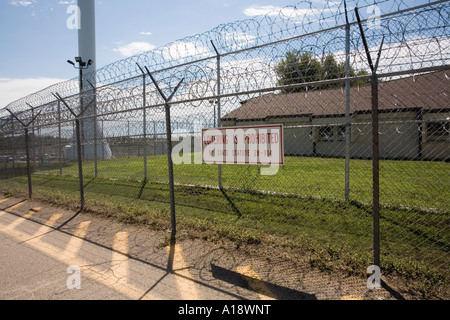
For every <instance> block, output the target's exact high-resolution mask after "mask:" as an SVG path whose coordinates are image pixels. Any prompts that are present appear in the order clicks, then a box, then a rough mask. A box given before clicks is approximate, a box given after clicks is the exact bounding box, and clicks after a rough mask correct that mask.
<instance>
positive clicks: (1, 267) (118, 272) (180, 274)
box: [0, 198, 394, 300]
mask: <svg viewBox="0 0 450 320" xmlns="http://www.w3.org/2000/svg"><path fill="white" fill-rule="evenodd" d="M167 238H168V234H167V233H165V232H162V231H155V230H152V229H151V228H150V227H148V226H139V225H128V224H122V223H119V222H117V221H115V220H113V219H108V218H104V217H101V216H99V215H93V214H88V213H83V212H82V213H77V212H73V211H68V210H62V209H58V208H55V207H51V206H49V205H43V204H41V203H37V202H33V201H29V200H22V199H14V198H8V199H6V198H0V260H1V264H0V299H3V300H16V299H39V300H89V299H95V300H104V299H106V300H110V299H115V300H116V299H127V300H128V299H131V300H137V299H146V300H147V299H151V300H196V299H199V300H230V299H250V300H260V299H263V300H272V299H280V300H289V299H295V300H315V299H393V298H394V296H392V295H391V294H390V293H389V292H387V291H386V290H384V289H381V290H377V291H374V292H369V291H368V290H367V288H366V283H365V279H361V278H351V277H337V276H336V275H330V274H326V273H322V272H320V271H317V270H316V271H315V270H310V269H308V268H306V267H305V268H303V267H301V264H293V263H292V261H290V260H289V259H288V257H287V258H286V259H285V260H284V261H270V259H268V258H263V257H260V256H258V257H257V256H252V255H249V254H248V252H246V251H245V250H242V249H237V248H236V246H233V245H229V244H226V243H225V242H221V243H211V242H207V241H203V240H201V239H188V240H183V241H179V242H177V243H176V244H173V245H169V244H168V242H167ZM269 250H270V248H269Z"/></svg>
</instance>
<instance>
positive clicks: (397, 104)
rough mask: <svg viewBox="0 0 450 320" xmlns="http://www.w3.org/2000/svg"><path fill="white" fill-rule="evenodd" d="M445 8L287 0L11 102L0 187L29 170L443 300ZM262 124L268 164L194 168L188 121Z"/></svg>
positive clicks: (194, 144)
mask: <svg viewBox="0 0 450 320" xmlns="http://www.w3.org/2000/svg"><path fill="white" fill-rule="evenodd" d="M448 4H449V3H448V1H435V2H433V1H429V2H421V3H419V2H414V3H413V4H411V3H409V2H408V3H406V1H376V2H375V4H372V3H368V2H366V1H354V2H349V5H348V7H347V9H348V11H347V13H348V14H346V11H345V9H346V7H345V5H344V3H336V2H325V5H324V7H323V8H322V7H321V8H317V7H315V5H313V3H312V2H305V1H303V2H300V3H298V4H297V5H296V6H295V7H288V8H285V9H284V10H282V11H281V12H274V13H273V14H268V15H266V16H263V17H258V18H255V19H251V20H245V21H241V22H239V23H234V24H227V25H222V26H219V27H218V28H216V29H214V30H212V31H210V32H207V33H204V34H201V35H196V36H192V37H188V38H185V39H183V40H181V41H178V42H174V43H171V44H169V45H167V46H165V47H162V48H159V49H156V50H154V51H152V52H148V53H145V54H141V55H138V56H134V57H131V58H128V59H125V60H122V61H118V62H117V63H114V64H112V65H108V66H106V67H104V68H102V69H100V70H97V71H96V80H95V81H94V82H95V83H92V81H91V82H89V84H86V83H85V84H84V85H83V86H82V87H83V88H87V89H85V90H84V91H83V92H81V93H80V92H79V88H80V82H83V81H86V80H85V79H78V78H77V79H73V80H70V81H67V82H64V83H61V84H58V85H55V86H53V87H50V88H47V89H45V90H42V91H41V92H38V93H36V94H33V95H31V96H28V97H24V98H23V99H21V100H18V101H16V102H13V103H11V104H10V105H8V106H7V107H6V108H5V109H2V110H0V118H1V122H0V128H1V130H0V157H1V158H0V160H1V161H0V162H1V163H0V175H1V179H2V185H3V189H4V190H3V191H4V192H5V191H6V190H10V189H11V190H12V189H21V188H22V189H23V187H24V186H26V185H27V178H26V177H27V173H28V186H29V189H28V192H29V196H30V197H31V196H32V195H33V194H34V193H36V194H38V195H40V196H43V197H47V198H49V199H62V200H63V201H69V202H72V203H73V202H74V200H76V201H80V200H81V204H80V205H81V208H86V209H90V210H102V209H101V208H103V211H107V212H109V211H118V212H120V213H119V215H120V217H121V218H122V219H124V220H125V221H144V222H146V223H149V224H154V225H157V226H163V227H165V228H171V230H172V234H173V235H175V225H176V224H177V225H179V228H181V229H183V230H188V229H189V230H191V229H192V230H196V231H195V232H196V234H197V233H198V232H200V233H202V234H203V236H202V237H203V238H205V239H206V238H209V239H217V238H218V237H226V238H229V239H232V240H233V241H237V242H240V243H247V244H261V245H264V244H272V245H273V244H275V245H280V246H289V247H294V248H297V249H298V250H299V252H308V254H309V256H310V260H309V261H310V263H311V264H312V265H315V266H318V267H319V268H322V269H324V270H327V269H328V268H331V266H333V265H334V264H342V265H341V266H340V267H342V268H344V269H345V270H347V271H350V272H356V273H358V272H359V273H361V272H363V273H364V272H365V270H366V268H367V267H368V266H369V265H371V264H376V265H380V266H381V268H382V272H384V273H392V274H398V275H401V276H402V277H405V278H406V279H411V280H414V281H419V284H420V288H421V290H423V291H424V292H428V291H433V290H437V291H439V292H440V293H439V294H441V295H442V296H444V297H448V279H449V268H448V263H449V234H450V233H449V221H450V220H449V214H450V212H449V209H448V208H449V207H450V203H449V199H450V183H449V181H450V167H449V163H448V161H449V159H450V130H449V122H450V120H449V119H450V108H449V106H450V103H449V102H450V100H449V94H450V90H449V89H450V80H449V75H450V70H449V69H450V64H449V62H450V40H449V29H448V25H449V21H448V17H449V6H448ZM356 7H357V8H358V9H359V12H360V13H362V21H361V23H359V24H358V23H357V20H358V17H359V16H358V17H357V16H356V12H357V11H355V10H354V8H356ZM377 10H379V15H375V16H374V15H373V12H375V13H376V12H377ZM346 21H348V23H346ZM91 79H92V77H91ZM375 83H376V84H377V86H374V84H375ZM374 104H375V109H376V113H375V112H374V110H375V109H374ZM268 124H270V125H272V124H277V125H279V124H280V125H283V135H284V139H283V147H284V154H283V155H284V164H283V165H282V166H280V167H277V168H276V173H275V174H271V175H263V174H261V172H262V171H261V169H263V168H265V167H264V166H258V165H234V164H227V163H221V164H206V163H204V161H203V159H202V147H204V141H203V140H202V130H204V129H208V128H219V127H222V128H228V127H229V128H236V127H245V128H247V127H254V126H259V125H268ZM169 125H170V127H169ZM375 125H376V126H375ZM374 128H376V129H374ZM374 133H375V134H374ZM168 160H169V161H168ZM27 162H28V164H27ZM171 170H173V174H171ZM172 180H173V181H172ZM172 182H173V183H172ZM85 200H86V203H85ZM169 204H170V205H169ZM175 217H176V219H177V220H176V223H175Z"/></svg>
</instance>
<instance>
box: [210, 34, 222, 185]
mask: <svg viewBox="0 0 450 320" xmlns="http://www.w3.org/2000/svg"><path fill="white" fill-rule="evenodd" d="M211 44H212V46H213V48H214V51H216V54H217V127H218V128H220V127H222V124H221V121H220V117H221V110H220V107H221V105H220V94H221V90H220V85H221V83H220V60H221V57H220V53H219V50H217V48H216V46H215V45H214V42H213V41H212V40H211ZM214 122H215V119H214ZM218 180H219V181H218V182H219V189H221V190H222V189H223V186H222V165H221V164H219V165H218Z"/></svg>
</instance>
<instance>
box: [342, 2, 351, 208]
mask: <svg viewBox="0 0 450 320" xmlns="http://www.w3.org/2000/svg"><path fill="white" fill-rule="evenodd" d="M344 6H345V21H346V25H345V77H346V78H347V81H346V82H345V200H349V199H350V130H351V124H350V120H351V119H350V81H349V80H348V78H350V23H349V21H348V13H347V3H346V2H345V1H344Z"/></svg>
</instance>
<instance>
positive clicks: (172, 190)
mask: <svg viewBox="0 0 450 320" xmlns="http://www.w3.org/2000/svg"><path fill="white" fill-rule="evenodd" d="M145 69H146V70H147V73H148V75H149V76H150V78H151V79H152V81H153V83H154V85H155V86H156V89H157V90H158V92H159V94H160V95H161V97H162V98H163V99H164V101H165V105H164V107H165V111H166V135H167V164H168V168H169V194H170V224H171V238H172V240H175V236H176V233H177V232H176V216H175V186H174V177H173V161H172V128H171V124H170V104H169V102H170V101H171V100H172V98H173V96H174V95H175V93H176V92H177V91H178V89H179V88H180V86H181V84H182V83H183V81H184V78H183V79H181V81H180V82H179V83H178V85H177V86H176V87H175V89H174V90H173V92H172V94H171V95H170V96H169V97H166V95H165V94H164V92H163V91H162V90H161V88H160V87H159V85H158V83H157V82H156V80H155V78H153V76H152V74H151V73H150V71H149V70H148V68H147V67H145Z"/></svg>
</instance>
